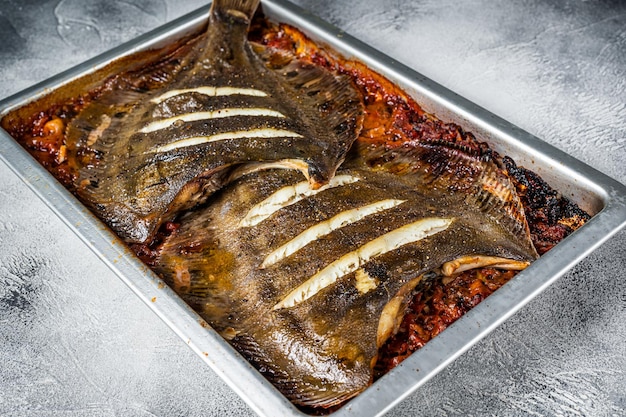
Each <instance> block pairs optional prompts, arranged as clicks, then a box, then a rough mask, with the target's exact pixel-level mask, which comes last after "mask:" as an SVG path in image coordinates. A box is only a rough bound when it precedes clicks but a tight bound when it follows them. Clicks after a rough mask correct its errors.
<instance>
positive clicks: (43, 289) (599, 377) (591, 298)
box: [0, 0, 626, 417]
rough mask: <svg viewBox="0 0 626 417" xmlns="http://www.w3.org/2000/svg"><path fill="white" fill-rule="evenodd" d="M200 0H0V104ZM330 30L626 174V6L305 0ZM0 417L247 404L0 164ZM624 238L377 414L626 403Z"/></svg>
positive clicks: (220, 412)
mask: <svg viewBox="0 0 626 417" xmlns="http://www.w3.org/2000/svg"><path fill="white" fill-rule="evenodd" d="M203 3H204V2H203V1H200V0H188V1H184V2H177V1H175V0H126V1H121V0H107V1H104V0H89V1H81V0H61V1H59V0H50V1H45V0H42V1H37V0H22V1H18V0H0V97H6V96H8V95H10V94H12V93H16V92H18V91H19V90H21V89H23V88H25V87H28V86H29V85H31V84H33V83H35V82H38V81H41V80H43V79H45V78H47V77H49V76H51V75H54V74H56V73H58V72H60V71H61V70H64V69H67V68H69V67H71V66H73V65H75V64H78V63H80V62H82V61H84V60H85V59H87V58H89V57H92V56H95V55H97V54H98V53H100V52H103V51H105V50H107V49H110V48H111V47H113V46H115V45H118V44H119V43H121V42H123V41H125V40H128V39H131V38H133V37H135V36H137V35H138V34H140V33H144V32H146V31H148V30H150V29H153V28H155V27H157V26H158V25H160V24H163V23H165V22H167V21H170V20H172V19H174V18H176V17H178V16H181V15H182V14H184V13H187V12H189V11H191V10H193V9H195V8H197V7H199V6H200V5H202V4H203ZM296 3H297V4H299V5H301V6H303V7H304V8H306V9H309V10H311V11H312V12H314V13H315V14H317V15H319V16H320V17H322V18H324V19H326V20H328V21H330V22H331V23H333V24H335V25H337V26H339V27H340V28H342V29H345V30H346V31H347V32H348V33H350V34H352V35H354V36H355V37H357V38H359V39H361V40H363V41H365V42H366V43H369V44H371V45H372V46H374V47H376V48H378V49H380V50H382V51H383V52H385V53H387V54H389V55H391V56H392V57H394V58H395V59H397V60H399V61H401V62H403V63H405V64H407V65H409V66H410V67H412V68H414V69H416V70H417V71H419V72H421V73H423V74H424V75H426V76H428V77H430V78H432V79H434V80H435V81H437V82H439V83H441V84H443V85H444V86H446V87H448V88H450V89H452V90H453V91H455V92H457V93H458V94H460V95H462V96H464V97H466V98H468V99H470V100H472V101H474V102H476V103H478V104H479V105H481V106H483V107H485V108H487V109H488V110H490V111H492V112H494V113H496V114H498V115H499V116H501V117H503V118H505V119H507V120H509V121H511V122H512V123H514V124H516V125H518V126H520V127H522V128H523V129H525V130H527V131H529V132H531V133H533V134H534V135H536V136H538V137H540V138H542V139H544V140H546V141H547V142H549V143H551V144H553V145H555V146H557V147H558V148H560V149H562V150H564V151H566V152H567V153H570V154H571V155H573V156H574V157H576V158H578V159H581V160H582V161H585V162H586V163H588V164H590V165H592V166H593V167H595V168H597V169H599V170H600V171H602V172H604V173H606V174H608V175H610V176H612V177H613V178H615V179H617V180H618V181H620V182H622V183H624V182H626V4H625V3H624V2H620V1H600V0H590V1H575V0H562V1H540V0H526V1H514V2H490V1H487V0H473V1H466V2H458V1H451V0H442V1H439V0H437V1H434V0H418V1H406V0H404V1H403V0H394V1H373V0H365V1H361V2H349V1H347V0H335V1H331V0H326V1H312V0H311V1H309V0H298V1H296ZM0 178H1V181H0V364H1V365H0V415H2V416H64V417H70V416H71V417H74V416H131V417H134V416H137V417H139V416H163V417H169V416H220V417H222V416H245V415H249V414H251V410H250V409H249V408H248V407H247V406H246V405H245V404H244V403H243V402H242V401H241V400H240V399H239V398H238V397H237V396H236V395H235V394H234V393H233V392H232V391H231V390H230V388H228V387H227V386H226V385H225V384H224V383H223V382H222V381H221V380H220V379H219V378H218V377H217V376H216V375H215V374H214V373H213V372H212V371H211V370H210V369H208V367H206V366H205V365H204V364H203V363H202V362H201V361H200V359H199V358H197V357H196V356H195V354H194V353H193V352H192V351H191V350H190V349H188V348H187V346H185V344H184V343H183V342H181V341H180V340H179V339H178V337H177V336H176V335H175V334H174V333H173V332H172V331H170V330H169V329H168V328H167V327H166V325H165V324H164V323H162V322H161V321H160V320H159V319H158V318H157V317H156V316H155V315H154V314H153V313H152V312H150V311H149V310H148V308H146V306H145V305H144V304H143V303H142V302H140V301H139V300H138V299H137V298H136V296H135V295H134V294H133V293H131V291H130V290H129V289H128V288H127V287H126V286H125V285H124V284H123V283H122V282H121V281H120V280H119V279H118V278H117V277H116V276H115V275H114V274H113V273H112V272H110V271H109V270H108V269H107V267H106V266H105V265H104V264H103V263H102V262H100V261H99V260H98V259H97V258H96V256H95V255H93V254H92V253H91V252H90V250H89V249H88V248H87V247H86V246H85V245H84V244H83V243H82V242H80V241H79V239H78V238H77V237H76V236H74V235H73V234H72V232H71V231H69V230H68V229H67V228H66V227H65V226H64V225H63V223H62V222H61V221H60V220H59V219H58V218H57V217H56V216H55V215H54V214H53V213H52V211H51V210H50V209H48V208H47V207H46V206H45V205H44V204H43V203H42V202H41V201H40V200H39V199H38V198H37V197H36V196H35V195H34V194H33V193H32V192H31V191H30V190H29V189H28V188H27V187H26V185H24V184H23V183H22V182H21V181H20V179H19V178H17V177H16V176H15V175H14V174H13V173H12V172H11V171H10V170H9V169H8V168H7V167H6V166H5V165H4V164H1V163H0ZM625 267H626V232H624V231H622V232H620V233H619V234H618V235H617V236H615V237H614V238H612V239H611V240H609V241H608V242H607V243H606V244H604V245H603V246H602V247H601V248H600V249H598V250H597V251H595V252H594V253H593V254H592V255H591V256H589V257H587V258H586V259H585V260H583V261H582V262H581V263H580V264H578V265H577V266H576V267H575V268H574V269H573V270H572V271H571V272H569V273H568V274H566V275H565V276H563V277H562V278H561V279H559V280H558V281H557V282H556V283H555V284H554V285H552V286H551V287H550V288H549V289H548V290H547V291H545V292H544V293H542V294H541V295H540V296H538V297H537V298H536V299H535V300H534V301H532V302H531V303H530V304H528V305H527V306H526V307H524V308H523V309H522V310H521V311H520V312H519V313H517V314H516V315H515V316H514V317H513V318H511V319H510V320H508V321H507V322H506V323H505V324H504V325H502V326H501V327H499V328H498V329H497V330H495V331H494V332H493V333H491V334H490V335H489V336H488V337H487V338H486V339H484V340H483V341H481V342H480V343H478V344H477V345H476V346H475V347H473V348H472V349H471V350H470V351H469V352H467V353H465V354H464V355H463V356H462V357H461V358H460V359H458V360H457V361H455V362H454V363H453V364H452V365H450V366H449V367H448V368H447V369H445V370H444V371H443V372H441V373H440V374H439V375H437V376H436V377H435V378H434V379H432V380H431V381H430V382H428V383H427V384H426V385H425V386H424V387H422V388H420V389H419V390H418V391H417V392H415V393H414V394H413V395H411V396H410V397H408V398H407V399H406V400H405V401H403V402H402V403H401V404H399V405H398V406H397V407H396V408H395V409H394V410H392V411H391V412H390V413H389V415H391V416H416V415H424V416H478V415H498V416H504V415H511V416H516V415H536V416H544V415H562V416H570V415H571V416H577V415H581V416H618V415H624V414H625V413H626V394H625V393H626V342H625V341H626V283H625V275H626V274H625V272H624V269H625Z"/></svg>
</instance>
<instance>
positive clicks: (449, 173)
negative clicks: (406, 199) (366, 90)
mask: <svg viewBox="0 0 626 417" xmlns="http://www.w3.org/2000/svg"><path fill="white" fill-rule="evenodd" d="M358 152H359V154H360V155H362V156H364V157H365V158H364V159H366V161H367V163H368V164H369V165H371V166H373V167H374V168H376V169H382V170H386V171H389V172H391V173H395V174H398V176H399V179H402V177H404V176H408V177H409V178H410V182H411V183H412V184H418V186H419V187H424V188H429V189H435V188H438V189H441V190H445V189H448V190H450V191H454V192H461V193H465V195H466V197H465V201H466V202H467V203H468V204H471V205H472V206H474V207H477V208H478V209H479V210H480V211H481V212H483V213H484V214H485V215H487V216H489V217H490V218H491V219H493V220H494V221H495V222H497V223H499V224H501V225H502V226H503V227H504V228H505V229H506V230H508V231H509V232H510V233H511V234H512V235H513V236H515V237H516V238H519V239H521V241H525V242H527V248H526V249H527V252H528V254H529V255H532V258H535V257H536V256H537V254H536V251H535V249H534V247H533V246H532V243H531V240H530V228H529V226H528V221H527V219H526V215H525V212H524V207H523V204H522V201H521V199H520V197H519V195H518V194H517V191H516V189H515V185H514V184H513V182H512V180H511V178H510V177H509V175H508V173H507V171H506V170H505V169H503V168H502V162H501V161H500V157H499V155H498V154H497V153H495V152H492V151H490V150H487V151H483V150H481V149H474V148H471V147H468V146H465V145H463V144H459V143H455V142H450V141H446V140H440V141H410V142H407V143H406V146H403V147H400V148H394V149H387V148H386V147H384V146H378V147H376V148H372V147H371V146H369V145H366V144H363V145H360V147H359V150H358Z"/></svg>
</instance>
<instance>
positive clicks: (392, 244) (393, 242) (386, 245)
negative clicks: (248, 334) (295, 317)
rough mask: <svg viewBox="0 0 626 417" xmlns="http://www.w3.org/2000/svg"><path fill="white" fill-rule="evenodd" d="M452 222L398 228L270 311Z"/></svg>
mask: <svg viewBox="0 0 626 417" xmlns="http://www.w3.org/2000/svg"><path fill="white" fill-rule="evenodd" d="M453 221H454V219H446V218H427V219H421V220H418V221H416V222H413V223H409V224H407V225H405V226H402V227H399V228H397V229H395V230H392V231H391V232H389V233H386V234H384V235H382V236H379V237H377V238H375V239H373V240H371V241H369V242H367V243H366V244H364V245H363V246H361V247H360V248H358V249H356V250H354V251H352V252H348V253H347V254H345V255H343V256H342V257H340V258H339V259H337V260H335V261H334V262H331V263H330V264H328V265H327V266H326V267H325V268H324V269H322V270H321V271H319V272H318V273H316V274H315V275H313V276H312V277H310V278H309V279H308V280H306V281H305V282H303V283H302V284H301V285H299V286H298V287H297V288H296V289H294V290H293V291H291V292H290V293H289V294H288V295H287V296H286V297H285V298H283V299H282V300H281V301H280V302H279V303H278V304H276V305H275V306H274V307H273V308H272V309H273V310H280V309H282V308H289V307H293V306H295V305H297V304H299V303H301V302H303V301H305V300H308V299H309V298H311V297H313V296H314V295H315V294H317V293H318V292H320V291H321V290H323V289H324V288H326V287H328V286H329V285H332V284H334V283H335V282H336V281H337V280H338V279H339V278H341V277H343V276H345V275H348V274H350V273H352V272H354V271H356V270H357V269H359V268H360V267H361V266H362V265H364V264H365V263H367V262H369V261H370V260H371V259H374V258H376V257H378V256H381V255H383V254H385V253H387V252H391V251H393V250H396V249H398V248H400V247H401V246H404V245H406V244H409V243H414V242H417V241H419V240H422V239H424V238H426V237H428V236H432V235H434V234H437V233H439V232H442V231H444V230H446V229H447V228H448V227H449V226H450V225H451V224H452V222H453Z"/></svg>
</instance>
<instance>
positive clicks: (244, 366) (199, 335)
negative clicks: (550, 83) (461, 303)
mask: <svg viewBox="0 0 626 417" xmlns="http://www.w3.org/2000/svg"><path fill="white" fill-rule="evenodd" d="M261 7H262V8H263V12H264V13H265V15H266V16H267V17H268V18H269V19H270V20H272V21H275V22H284V23H288V24H291V25H293V26H295V27H297V28H299V29H300V30H302V31H303V32H304V33H305V34H307V35H308V36H309V37H310V38H312V39H313V40H314V41H316V42H317V43H318V44H321V45H327V46H329V47H330V48H332V49H333V50H335V51H336V52H338V53H339V54H341V55H343V56H344V57H346V58H349V59H356V60H359V61H361V62H363V63H365V64H366V65H368V66H369V67H370V68H371V69H373V70H375V71H377V72H379V73H381V74H383V75H384V76H386V77H387V78H388V79H390V80H391V81H393V82H394V83H396V84H397V85H399V86H400V87H401V88H402V89H404V90H405V91H406V92H407V93H408V94H410V95H411V96H413V97H414V98H415V100H416V101H417V102H418V103H419V104H420V105H421V106H422V107H423V108H424V109H425V110H426V111H428V112H430V113H433V114H435V115H436V116H437V117H439V118H440V119H442V120H443V121H445V122H454V123H457V124H459V125H461V126H462V127H463V128H464V129H465V130H467V131H471V132H473V133H474V134H475V135H476V136H477V137H478V138H479V139H480V140H484V141H486V142H488V143H489V144H490V145H491V147H492V148H493V149H495V150H496V151H498V152H499V153H500V154H503V155H508V156H510V157H512V158H513V159H515V161H516V162H517V163H518V165H522V166H524V167H526V168H529V169H531V170H533V171H534V172H536V173H537V174H539V175H541V177H543V179H544V180H546V181H547V182H548V183H549V184H550V185H551V186H552V187H554V188H556V189H557V190H558V191H560V192H561V193H562V194H563V195H565V196H567V197H569V198H570V199H571V200H573V201H574V202H576V203H577V204H579V205H580V207H581V208H583V209H584V210H586V211H587V212H589V213H590V214H592V215H593V218H592V219H591V220H590V221H589V222H588V223H587V224H586V225H585V226H583V227H582V228H581V229H579V230H578V231H576V232H575V233H573V234H572V235H571V236H569V237H568V238H566V239H565V240H564V241H563V242H561V243H559V244H558V245H557V246H556V247H554V248H553V249H552V250H550V251H549V252H548V253H547V254H546V255H544V256H543V257H541V258H540V259H539V260H537V261H536V262H534V263H533V264H532V265H531V266H530V267H529V268H527V269H526V270H525V271H523V272H522V273H520V274H518V275H517V276H516V277H515V278H514V279H513V280H511V281H510V282H509V283H507V284H506V285H505V286H503V287H502V288H501V289H499V290H498V291H496V292H495V293H494V294H492V295H491V296H490V297H489V298H487V299H486V300H484V301H483V302H482V303H480V304H479V305H478V306H477V307H475V308H474V309H473V310H471V311H470V312H468V313H467V314H466V315H464V316H463V317H461V318H460V319H459V320H457V321H456V322H455V323H454V324H453V325H451V326H450V327H449V328H448V329H446V330H445V331H444V332H443V333H441V334H440V335H439V336H437V337H436V338H434V339H433V340H432V341H430V342H429V343H428V344H427V345H426V346H425V347H423V348H422V349H420V350H419V351H417V352H415V353H414V354H413V355H412V356H411V357H409V358H408V359H406V360H405V361H404V362H403V363H402V364H401V365H399V366H398V367H396V368H395V369H393V370H392V371H391V372H389V373H388V374H387V375H385V376H384V377H382V378H381V379H380V380H378V381H377V382H376V383H374V384H373V386H371V387H370V388H368V389H367V390H366V391H365V392H363V393H362V394H360V395H359V396H357V397H356V398H354V399H353V400H351V401H350V402H348V403H347V404H346V405H345V406H344V407H342V408H340V409H339V410H337V411H335V412H334V413H333V414H332V415H333V416H337V417H340V416H379V415H382V414H384V413H385V412H386V411H388V410H390V409H391V408H392V407H393V406H394V405H395V404H397V403H398V402H400V401H402V399H403V398H405V397H406V396H408V395H409V394H410V393H412V392H413V391H415V390H416V389H418V388H419V387H420V386H421V385H422V384H424V383H425V382H426V381H427V380H429V379H430V378H431V377H433V376H434V375H435V374H436V373H438V372H439V371H441V370H442V369H443V368H444V367H445V366H446V365H448V364H449V363H450V362H451V361H453V360H454V359H455V358H457V357H458V356H459V355H461V354H462V353H463V352H465V351H466V350H467V349H469V348H470V347H471V346H472V345H474V344H475V343H476V342H477V341H479V340H480V339H481V338H483V337H484V336H485V335H487V334H488V333H489V332H491V331H492V330H493V329H494V328H496V327H497V326H498V325H499V324H501V323H502V322H503V321H504V320H506V319H507V318H508V317H510V316H511V315H513V314H514V313H515V312H516V311H518V310H519V309H520V308H521V307H522V306H524V305H525V304H526V303H527V302H529V301H530V300H531V299H532V298H533V297H535V296H536V295H537V294H539V293H540V292H541V291H543V290H544V289H545V288H546V287H548V286H549V285H550V284H551V283H552V282H554V281H555V280H556V279H558V278H559V277H560V276H562V275H563V274H564V273H565V272H566V271H567V270H569V269H570V268H571V267H572V266H574V265H575V264H576V263H577V262H579V261H580V260H581V259H582V258H584V257H585V256H586V255H588V254H589V253H590V252H591V251H593V250H594V249H595V248H597V247H598V246H600V245H601V244H602V243H603V242H604V241H606V240H607V239H608V238H609V237H611V236H612V235H613V234H615V233H617V231H618V230H619V229H621V228H622V227H624V225H626V187H624V185H622V184H620V183H618V182H616V181H614V180H613V179H611V178H609V177H607V176H605V175H604V174H602V173H600V172H598V171H596V170H595V169H593V168H591V167H589V166H587V165H585V164H584V163H582V162H580V161H578V160H576V159H574V158H572V157H571V156H569V155H567V154H565V153H563V152H561V151H559V150H557V149H556V148H554V147H552V146H550V145H548V144H547V143H545V142H543V141H541V140H540V139H538V138H536V137H534V136H532V135H531V134H529V133H527V132H525V131H523V130H521V129H519V128H518V127H516V126H514V125H512V124H510V123H508V122H506V121H505V120H502V119H501V118H499V117H497V116H495V115H494V114H492V113H490V112H488V111H486V110H485V109H483V108H481V107H479V106H477V105H476V104H474V103H471V102H469V101H468V100H465V99H464V98H462V97H459V96H458V95H456V94H454V93H453V92H451V91H449V90H447V89H445V88H444V87H442V86H440V85H438V84H436V83H435V82H433V81H431V80H429V79H428V78H426V77H424V76H423V75H421V74H418V73H416V72H415V71H413V70H411V69H410V68H407V67H406V66H404V65H402V64H400V63H398V62H395V61H394V60H393V59H391V58H389V57H387V56H386V55H384V54H382V53H380V52H378V51H376V50H374V49H372V48H371V47H369V46H367V45H365V44H363V43H362V42H360V41H358V40H357V39H354V38H352V37H350V36H349V35H347V34H346V33H344V32H342V31H340V30H338V29H337V28H335V27H333V26H331V25H329V24H328V23H325V22H324V21H322V20H320V19H319V18H317V17H315V16H312V15H311V14H309V13H307V12H306V11H304V10H302V9H300V8H299V7H297V6H295V5H292V4H291V3H289V2H287V1H285V0H267V1H263V3H262V6H261ZM208 11H209V6H208V5H207V6H205V7H203V8H201V9H198V10H196V11H195V12H193V13H190V14H189V15H186V16H184V17H182V18H180V19H177V20H175V21H172V22H170V23H168V24H166V25H164V26H162V27H160V28H158V29H156V30H154V31H151V32H150V33H147V34H145V35H143V36H140V37H138V38H137V39H135V40H133V41H131V42H128V43H125V44H123V45H121V46H119V47H117V48H115V49H113V50H111V51H109V52H106V53H104V54H102V55H100V56H98V57H96V58H93V59H91V60H89V61H87V62H84V63H83V64H81V65H78V66H76V67H74V68H72V69H70V70H68V71H65V72H63V73H61V74H59V75H57V76H55V77H52V78H50V79H49V80H47V81H44V82H42V83H40V84H37V85H35V86H33V87H31V88H28V89H26V90H24V91H22V92H20V93H18V94H16V95H14V96H12V97H9V98H7V99H5V100H2V101H1V102H0V118H2V117H4V116H5V115H6V114H7V113H9V112H11V111H13V110H16V109H18V108H20V107H22V106H25V105H27V104H29V103H32V102H34V101H36V100H38V99H41V98H43V97H45V96H46V95H47V94H49V93H50V92H51V91H53V90H55V89H58V88H60V87H62V86H66V85H68V84H69V83H71V82H73V81H75V80H77V79H79V78H81V77H83V76H85V75H89V74H95V73H97V72H98V71H105V70H106V66H107V64H109V63H111V62H113V61H115V60H117V59H119V58H121V57H123V56H128V55H131V54H133V53H135V52H139V51H145V50H154V49H159V48H162V47H163V46H164V45H167V44H171V43H173V42H175V41H176V40H178V39H181V38H182V37H184V36H187V35H189V34H190V33H194V32H197V31H199V30H200V28H201V27H202V26H203V25H204V24H205V23H206V20H207V16H208ZM0 157H1V158H2V160H4V162H5V163H6V164H7V165H8V166H9V167H10V168H11V169H12V170H13V171H14V172H15V173H16V174H17V175H18V176H19V177H20V178H21V179H22V180H23V181H24V182H25V183H26V184H27V185H28V186H29V187H30V188H31V189H33V190H34V192H35V193H36V194H37V195H38V196H39V197H40V198H41V199H42V200H43V201H44V202H45V203H46V204H47V205H48V206H49V207H50V208H51V209H52V210H53V211H54V212H55V213H56V214H57V215H58V216H59V217H60V218H61V219H62V220H63V221H64V222H65V223H66V224H67V226H68V227H69V228H71V229H72V230H73V231H74V232H75V233H76V234H77V235H78V236H79V237H80V238H81V239H82V240H83V241H84V242H85V244H86V245H88V246H89V247H90V248H91V249H92V250H93V251H94V252H95V253H96V254H97V255H98V256H99V257H100V259H102V261H103V262H105V263H106V264H107V265H108V266H109V267H110V268H111V269H112V270H113V271H114V272H115V273H116V274H117V275H118V276H119V277H120V279H122V281H124V282H125V283H126V284H127V285H128V286H129V287H130V288H131V289H132V290H133V291H134V292H135V293H136V294H137V295H138V296H139V297H140V298H141V299H142V300H143V301H144V302H145V303H146V304H147V305H148V306H149V307H150V308H151V309H152V310H153V311H154V312H155V313H156V314H157V315H158V316H159V317H160V318H161V319H162V320H163V321H165V322H166V323H167V324H168V325H169V326H170V327H171V328H172V329H173V330H174V331H175V332H176V333H177V334H178V335H179V336H180V338H181V339H182V340H183V341H184V342H185V343H187V344H188V345H189V346H190V347H191V348H192V349H193V350H194V351H195V352H196V353H197V354H198V355H200V357H201V358H202V359H203V360H204V362H206V363H207V364H208V365H209V366H210V367H211V368H212V369H213V370H214V371H215V372H216V373H217V374H219V375H220V376H221V377H222V378H223V379H224V380H225V381H226V383H228V385H229V386H230V387H232V389H233V390H234V391H235V392H237V393H238V394H239V395H240V396H241V397H242V398H243V399H244V400H245V401H246V402H247V403H248V404H249V405H250V407H252V409H253V410H254V411H255V412H257V413H258V414H259V415H262V416H277V415H281V416H304V415H305V414H304V413H303V412H301V411H300V410H298V409H297V408H296V407H294V406H293V405H292V404H291V403H290V402H289V401H288V400H287V399H286V398H285V397H283V395H282V394H280V393H279V392H278V390H276V389H275V388H274V387H273V386H272V385H271V384H270V383H269V382H268V381H267V380H265V379H264V378H263V377H262V376H261V375H260V374H259V373H258V372H257V371H256V370H255V369H254V368H253V367H252V366H251V365H250V364H248V362H247V361H246V360H245V359H243V358H242V357H241V356H240V355H239V354H238V353H237V352H236V351H235V350H234V349H233V348H232V347H231V346H230V345H229V344H228V343H227V342H226V341H224V340H223V339H222V338H221V337H220V336H219V335H218V334H217V333H216V332H215V331H214V330H213V329H211V328H210V326H208V325H207V324H206V323H205V322H204V321H203V320H202V319H201V318H200V317H199V316H198V315H197V314H196V313H195V312H194V311H193V310H192V309H191V308H190V307H189V306H187V305H186V304H185V303H184V302H183V301H182V300H181V299H180V298H179V297H178V296H177V295H176V294H175V293H174V292H173V291H172V290H171V289H170V288H169V287H167V286H166V285H165V284H164V283H163V282H162V281H161V280H160V279H159V278H158V277H157V276H156V275H155V274H154V273H152V271H151V270H150V269H149V268H148V267H147V266H146V265H144V264H143V263H142V262H141V261H140V260H139V259H138V258H136V257H135V256H134V254H133V253H132V252H131V251H130V250H128V249H127V248H126V246H125V245H124V244H123V243H122V241H121V240H120V239H119V238H117V237H116V236H115V235H114V234H113V233H112V232H111V231H110V230H109V229H108V228H107V227H106V226H104V225H103V223H101V222H100V221H99V220H98V219H97V218H96V217H95V216H94V215H93V214H91V213H90V211H89V210H88V209H87V208H85V207H84V206H83V205H82V204H81V203H80V202H79V201H78V200H77V199H76V198H75V197H74V196H73V195H71V194H70V193H69V192H68V191H67V190H66V189H65V188H64V187H63V186H62V185H60V183H59V182H57V181H56V180H55V179H54V178H53V177H52V175H50V174H49V173H48V172H47V171H46V170H45V169H44V168H43V167H42V166H41V165H39V164H38V163H37V162H36V161H35V160H34V159H33V158H32V157H31V156H30V155H29V154H28V153H27V152H26V151H25V150H24V149H23V148H22V147H21V146H20V145H19V144H18V143H17V142H16V141H15V140H13V138H11V137H10V136H9V135H8V134H7V133H6V132H5V131H4V130H1V129H0Z"/></svg>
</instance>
